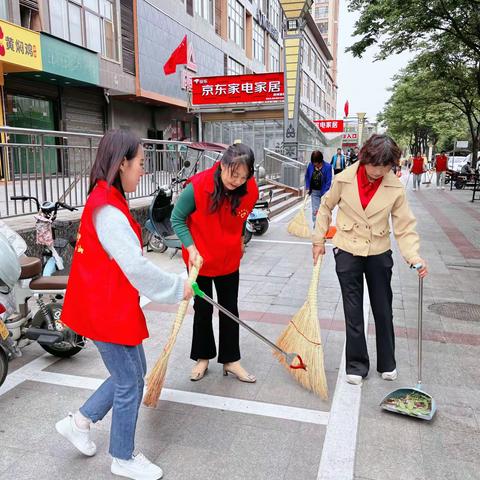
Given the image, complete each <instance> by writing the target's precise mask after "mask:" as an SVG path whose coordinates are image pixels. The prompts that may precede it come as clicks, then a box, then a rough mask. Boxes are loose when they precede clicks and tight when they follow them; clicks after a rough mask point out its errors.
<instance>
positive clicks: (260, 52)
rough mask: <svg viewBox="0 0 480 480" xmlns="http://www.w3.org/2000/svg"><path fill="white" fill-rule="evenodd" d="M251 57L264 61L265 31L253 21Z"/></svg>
mask: <svg viewBox="0 0 480 480" xmlns="http://www.w3.org/2000/svg"><path fill="white" fill-rule="evenodd" d="M253 58H254V59H255V60H258V61H259V62H260V63H265V32H264V31H263V28H262V27H261V26H260V25H259V24H258V22H256V21H254V22H253Z"/></svg>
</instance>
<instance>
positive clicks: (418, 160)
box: [410, 152, 425, 190]
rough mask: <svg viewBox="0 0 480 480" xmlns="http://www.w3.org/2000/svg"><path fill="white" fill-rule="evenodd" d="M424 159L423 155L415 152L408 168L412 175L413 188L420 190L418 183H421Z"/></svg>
mask: <svg viewBox="0 0 480 480" xmlns="http://www.w3.org/2000/svg"><path fill="white" fill-rule="evenodd" d="M424 165H425V163H424V160H423V157H422V156H421V155H420V154H419V153H418V152H416V153H415V156H414V157H413V161H412V166H411V168H410V173H411V174H412V175H413V189H414V190H416V189H417V188H418V189H419V190H420V184H421V183H422V175H423V172H424V171H425V169H424Z"/></svg>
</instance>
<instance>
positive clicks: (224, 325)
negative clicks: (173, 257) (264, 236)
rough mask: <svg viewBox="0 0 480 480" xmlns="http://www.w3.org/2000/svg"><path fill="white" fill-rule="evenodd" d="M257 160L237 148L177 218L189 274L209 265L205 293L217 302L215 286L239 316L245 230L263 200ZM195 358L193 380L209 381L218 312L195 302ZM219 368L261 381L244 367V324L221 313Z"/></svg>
mask: <svg viewBox="0 0 480 480" xmlns="http://www.w3.org/2000/svg"><path fill="white" fill-rule="evenodd" d="M254 161H255V158H254V154H253V152H252V150H251V149H250V148H249V147H247V146H246V145H243V144H241V143H237V144H234V145H231V146H230V147H229V148H228V149H227V150H226V151H225V153H224V154H223V156H222V159H221V161H220V162H219V163H216V164H215V165H214V166H213V167H212V168H210V169H208V170H206V171H204V172H201V173H199V174H197V175H195V176H193V177H192V178H191V179H190V182H189V184H188V185H187V187H186V188H185V190H184V191H183V192H182V194H181V195H180V197H179V198H178V200H177V203H176V205H175V208H174V210H173V212H172V216H171V221H172V227H173V229H174V230H175V232H176V233H177V235H178V237H179V238H180V240H181V242H182V245H183V247H182V250H183V258H184V260H185V263H186V265H187V267H188V268H190V267H191V265H192V262H193V263H195V264H198V262H199V260H198V259H199V258H201V260H202V261H203V264H202V267H201V269H200V272H199V276H198V278H197V283H198V285H199V286H200V288H201V289H202V290H203V291H204V292H205V293H206V294H207V295H209V296H212V289H213V284H215V290H216V291H217V298H218V302H219V303H220V305H222V306H223V307H225V308H226V309H227V310H229V311H230V312H232V313H233V314H235V315H238V287H239V268H240V259H241V258H242V256H243V251H244V248H245V246H244V242H243V241H244V238H243V236H244V229H245V223H246V220H247V217H248V215H249V214H250V212H251V211H252V209H253V207H254V205H255V202H256V201H257V199H258V188H257V184H256V182H255V178H254V177H253V169H254ZM193 308H194V312H195V314H194V318H193V338H192V349H191V354H190V358H191V359H192V360H195V361H196V364H195V366H194V367H193V370H192V373H191V376H190V379H191V380H192V381H197V380H200V379H202V378H203V376H204V375H205V373H206V372H207V369H208V363H209V360H210V359H212V358H215V357H216V356H217V350H216V345H215V338H214V336H213V329H212V314H213V307H212V306H211V305H210V304H208V303H207V302H206V301H205V300H202V299H201V298H199V297H195V301H194V307H193ZM219 320H220V323H219V332H220V333H219V345H218V362H219V363H222V364H223V373H224V375H228V374H229V373H231V374H232V375H234V376H235V377H236V378H237V379H238V380H240V381H242V382H249V383H253V382H255V381H256V378H255V377H254V376H253V375H251V374H249V373H248V372H247V371H245V369H244V368H243V367H242V366H241V365H240V346H239V328H238V324H237V323H235V322H234V321H233V320H231V319H230V318H228V317H227V316H226V315H224V314H223V313H221V312H220V314H219Z"/></svg>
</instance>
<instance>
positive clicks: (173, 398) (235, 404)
mask: <svg viewBox="0 0 480 480" xmlns="http://www.w3.org/2000/svg"><path fill="white" fill-rule="evenodd" d="M16 373H17V372H14V373H13V374H12V375H11V377H15V374H16ZM14 380H15V381H17V384H18V383H20V382H22V381H24V380H30V381H33V382H42V383H48V384H49V385H60V386H63V387H72V388H85V389H88V390H96V389H97V388H98V387H99V386H100V385H101V384H102V383H103V382H104V379H100V378H91V377H81V376H78V375H66V374H63V373H55V372H44V371H41V370H38V369H33V368H30V369H29V370H28V372H25V373H23V374H22V375H21V377H20V378H19V379H14ZM160 399H161V400H165V401H168V402H175V403H183V404H186V405H195V406H197V407H204V408H213V409H217V410H226V411H228V412H237V413H246V414H249V415H260V416H263V417H272V418H277V419H281V420H293V421H296V422H303V423H313V424H316V425H327V423H328V417H329V413H328V412H322V411H320V410H310V409H306V408H298V407H290V406H287V405H277V404H273V403H264V402H256V401H253V400H243V399H239V398H231V397H220V396H218V395H207V394H205V393H196V392H188V391H184V390H174V389H170V388H163V389H162V394H161V396H160Z"/></svg>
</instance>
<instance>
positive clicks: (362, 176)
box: [357, 165, 383, 210]
mask: <svg viewBox="0 0 480 480" xmlns="http://www.w3.org/2000/svg"><path fill="white" fill-rule="evenodd" d="M382 180H383V177H380V178H378V179H377V180H375V181H374V182H371V181H370V180H369V179H368V177H367V170H366V169H365V165H360V166H359V167H358V171H357V183H358V193H359V195H360V203H361V204H362V207H363V209H364V210H365V209H366V208H367V206H368V204H369V203H370V200H371V199H372V198H373V196H374V195H375V192H376V191H377V190H378V187H379V186H380V184H381V183H382Z"/></svg>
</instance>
